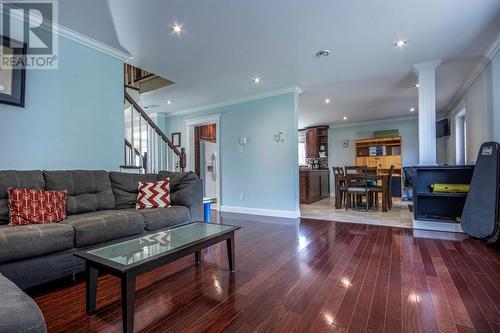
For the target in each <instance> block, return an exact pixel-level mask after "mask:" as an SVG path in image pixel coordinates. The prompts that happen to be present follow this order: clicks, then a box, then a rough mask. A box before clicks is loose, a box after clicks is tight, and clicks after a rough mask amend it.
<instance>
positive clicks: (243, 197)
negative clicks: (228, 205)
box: [240, 192, 245, 201]
mask: <svg viewBox="0 0 500 333" xmlns="http://www.w3.org/2000/svg"><path fill="white" fill-rule="evenodd" d="M240 200H241V201H243V200H245V194H244V193H243V192H241V193H240Z"/></svg>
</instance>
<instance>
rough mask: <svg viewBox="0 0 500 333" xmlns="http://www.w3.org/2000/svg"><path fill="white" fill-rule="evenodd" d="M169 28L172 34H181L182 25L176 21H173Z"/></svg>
mask: <svg viewBox="0 0 500 333" xmlns="http://www.w3.org/2000/svg"><path fill="white" fill-rule="evenodd" d="M170 29H171V30H172V32H173V33H174V34H178V35H180V34H181V32H182V25H180V24H177V23H174V24H173V25H172V26H171V27H170Z"/></svg>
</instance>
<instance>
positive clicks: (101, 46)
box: [0, 4, 132, 62]
mask: <svg viewBox="0 0 500 333" xmlns="http://www.w3.org/2000/svg"><path fill="white" fill-rule="evenodd" d="M5 6H9V7H11V8H14V9H18V8H17V7H16V6H15V5H13V4H8V5H5ZM0 12H2V11H1V10H0ZM11 15H12V17H14V18H16V19H18V20H21V21H24V20H25V18H24V15H23V16H20V15H17V14H16V12H11ZM31 15H33V16H34V17H36V18H38V19H40V20H42V19H43V18H42V17H41V16H39V15H37V14H35V13H32V14H31ZM44 22H47V21H44ZM50 23H52V24H53V26H54V29H52V27H51V26H47V24H46V23H44V24H42V25H41V28H42V29H45V30H46V31H53V32H54V33H56V34H57V35H59V36H60V37H64V38H66V39H69V40H72V41H74V42H77V43H79V44H82V45H84V46H87V47H89V48H91V49H94V50H97V51H99V52H102V53H105V54H107V55H109V56H112V57H113V58H117V59H119V60H122V61H125V62H126V61H130V60H131V59H132V55H131V54H130V53H128V52H127V51H125V50H119V49H117V48H114V47H112V46H109V45H107V44H105V43H102V42H100V41H98V40H96V39H93V38H91V37H88V36H85V35H83V34H81V33H79V32H77V31H74V30H71V29H69V28H66V27H65V26H63V25H61V24H59V23H56V22H50Z"/></svg>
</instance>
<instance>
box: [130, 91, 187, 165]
mask: <svg viewBox="0 0 500 333" xmlns="http://www.w3.org/2000/svg"><path fill="white" fill-rule="evenodd" d="M133 91H134V90H133V89H132V88H131V87H125V140H124V145H123V147H124V164H123V165H122V166H121V169H122V171H126V172H135V173H157V172H158V171H160V170H169V171H184V170H185V168H186V153H185V149H184V148H180V149H179V148H177V147H175V146H174V145H173V144H172V142H171V141H170V139H169V138H168V137H167V136H166V135H165V133H163V131H162V130H161V129H160V128H159V127H158V126H157V125H156V124H155V122H154V121H153V120H152V119H151V118H150V117H149V116H148V114H147V113H146V112H145V111H144V110H143V109H142V108H141V106H140V105H139V104H138V103H137V102H136V100H135V99H134V98H133V97H132V96H131V94H133ZM129 92H130V93H129ZM135 95H136V96H137V97H138V96H139V91H136V93H135Z"/></svg>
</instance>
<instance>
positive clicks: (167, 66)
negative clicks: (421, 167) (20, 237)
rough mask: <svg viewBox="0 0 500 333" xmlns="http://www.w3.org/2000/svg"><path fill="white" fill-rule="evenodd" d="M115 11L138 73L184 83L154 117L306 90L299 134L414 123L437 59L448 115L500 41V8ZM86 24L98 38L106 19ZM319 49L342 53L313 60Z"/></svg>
mask: <svg viewBox="0 0 500 333" xmlns="http://www.w3.org/2000/svg"><path fill="white" fill-rule="evenodd" d="M95 1H97V0H93V2H95ZM73 2H74V3H76V2H82V1H81V0H73ZM86 3H88V2H86ZM109 9H110V11H109V12H110V15H111V17H112V21H113V23H114V27H115V29H116V34H117V38H118V40H119V43H120V44H121V46H123V47H124V48H125V49H127V50H128V51H129V52H130V53H131V54H132V55H133V57H134V58H133V60H132V61H131V62H132V64H134V65H137V66H139V67H141V68H144V69H146V70H148V71H151V72H154V73H156V74H158V75H161V76H164V77H166V78H168V79H170V80H172V81H174V82H175V84H174V85H171V86H168V87H165V88H162V89H160V90H157V91H154V92H151V93H147V94H145V95H143V96H142V97H141V103H142V104H143V105H149V104H155V105H158V107H156V108H152V109H150V110H149V112H168V113H170V112H177V111H182V110H186V109H192V108H197V107H200V106H205V105H210V104H217V103H221V102H224V101H227V100H233V99H238V98H245V97H250V96H254V95H259V94H263V93H267V92H271V91H276V90H281V89H285V88H290V87H294V86H298V87H300V88H302V89H303V90H304V92H303V93H302V95H301V97H300V99H299V126H300V127H303V126H309V125H314V124H323V123H327V124H331V123H336V124H342V123H347V122H358V121H368V120H375V119H383V118H390V117H399V116H408V115H411V114H410V112H409V111H408V110H409V108H410V106H412V105H416V104H417V89H416V88H414V87H413V85H414V84H415V82H416V76H415V75H414V74H413V73H412V70H411V65H412V64H414V63H419V62H424V61H429V60H434V59H437V58H442V59H443V63H442V65H441V67H440V68H439V69H438V73H437V104H438V109H442V108H444V107H445V106H446V105H447V104H448V102H449V101H450V100H451V98H452V97H453V96H454V95H455V94H456V92H457V91H458V90H459V89H460V87H461V86H462V84H463V83H464V82H465V81H466V80H467V78H468V76H469V75H470V74H471V73H472V72H473V70H474V69H475V67H476V66H477V65H478V64H479V63H480V61H481V59H482V55H483V54H484V52H485V50H486V49H487V48H488V47H489V45H490V44H491V43H492V41H493V40H494V39H495V37H496V36H497V34H498V33H499V32H500V1H498V0H480V1H471V0H419V1H415V0H364V1H353V0H311V1H305V0H260V1H235V0H211V1H195V0H169V1H164V0H142V1H137V0H109ZM84 14H85V13H84ZM101 16H102V15H101ZM79 17H80V18H82V13H81V12H80V15H79ZM84 19H86V20H85V22H87V25H89V22H90V23H91V24H90V25H92V27H93V28H92V29H91V30H92V32H93V34H94V36H95V35H96V31H99V29H96V27H99V24H100V22H99V21H100V17H98V16H94V17H93V18H90V19H89V18H88V17H87V18H84ZM75 20H78V18H77V17H69V18H68V17H66V19H65V21H66V22H68V24H70V25H71V22H72V21H75ZM174 22H177V23H180V24H182V25H183V28H184V31H185V32H184V33H183V34H182V35H181V36H180V37H178V36H176V35H174V34H172V33H171V31H170V25H171V24H173V23H174ZM82 29H83V30H85V27H83V28H82V27H80V28H79V30H80V31H81V30H82ZM106 29H107V27H106ZM94 38H97V37H94ZM106 38H107V39H108V40H113V37H112V36H111V37H110V36H109V33H108V36H107V37H106ZM399 38H403V39H406V40H408V45H407V46H406V47H405V48H403V49H401V50H400V49H396V48H395V47H394V45H393V44H394V42H395V41H396V40H398V39H399ZM320 49H330V50H332V51H333V52H332V55H330V56H329V57H326V58H317V57H315V53H316V52H317V51H318V50H320ZM255 75H258V76H260V77H261V78H262V81H261V83H260V84H259V85H258V86H256V85H255V84H253V83H252V78H253V77H254V76H255ZM325 97H330V98H332V100H333V102H332V103H331V104H329V105H326V104H324V102H323V101H324V98H325ZM167 100H172V101H173V104H171V105H167ZM343 116H347V117H348V119H347V121H344V120H342V117H343Z"/></svg>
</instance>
